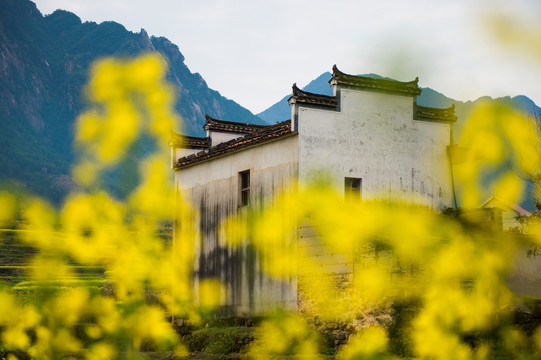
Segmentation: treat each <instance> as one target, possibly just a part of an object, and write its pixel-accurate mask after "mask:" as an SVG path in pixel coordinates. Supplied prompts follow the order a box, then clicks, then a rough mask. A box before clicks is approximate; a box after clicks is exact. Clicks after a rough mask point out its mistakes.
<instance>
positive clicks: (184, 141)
mask: <svg viewBox="0 0 541 360" xmlns="http://www.w3.org/2000/svg"><path fill="white" fill-rule="evenodd" d="M170 134H171V138H170V140H169V146H174V147H183V148H208V147H209V139H208V138H206V137H195V136H186V135H181V134H178V133H176V132H173V131H171V132H170Z"/></svg>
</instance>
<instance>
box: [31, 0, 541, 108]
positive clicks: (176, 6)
mask: <svg viewBox="0 0 541 360" xmlns="http://www.w3.org/2000/svg"><path fill="white" fill-rule="evenodd" d="M34 1H35V2H36V4H37V6H38V9H39V10H40V11H41V12H42V13H43V14H44V15H46V14H50V13H51V12H53V11H54V10H56V9H64V10H69V11H71V12H74V13H75V14H76V15H78V16H79V17H80V18H81V19H82V20H83V21H95V22H98V23H99V22H102V21H106V20H112V21H116V22H118V23H120V24H122V25H124V26H125V27H126V28H127V29H128V30H130V31H134V32H139V31H140V29H141V28H144V29H145V30H146V31H147V32H148V33H149V35H154V36H165V37H167V38H168V39H169V40H171V41H172V42H173V43H175V44H177V45H178V46H179V48H180V51H181V52H182V53H183V55H184V56H185V58H186V60H185V62H186V64H187V65H188V67H189V68H190V70H191V71H192V72H199V73H200V74H201V75H202V76H203V78H204V79H205V80H206V81H207V83H208V85H209V86H210V87H211V88H212V89H215V90H217V91H219V92H220V93H221V94H222V95H224V96H226V97H227V98H230V99H233V100H235V101H236V102H238V103H239V104H241V105H242V106H244V107H246V108H248V109H249V110H251V111H252V112H253V113H259V112H261V111H263V110H265V109H266V108H267V107H269V106H270V105H272V104H274V103H275V102H276V101H278V100H280V99H281V98H282V97H283V96H284V95H286V94H288V93H290V92H291V85H292V84H293V83H294V82H296V83H297V84H298V85H299V86H301V87H302V86H304V85H306V84H307V83H308V82H310V81H311V80H313V79H315V78H316V77H317V76H319V75H320V74H321V73H323V72H325V71H331V67H332V65H333V64H337V66H338V68H339V69H340V70H342V71H343V72H346V73H350V74H363V73H377V74H380V75H382V76H388V77H393V78H395V79H397V80H402V81H409V80H413V79H414V78H415V77H416V76H419V78H420V81H419V84H420V86H423V87H426V86H428V87H431V88H433V89H435V90H437V91H439V92H442V93H444V94H446V95H447V96H449V97H451V98H455V99H458V100H475V99H476V98H478V97H480V96H484V95H489V96H492V97H497V96H504V95H509V96H516V95H521V94H523V95H526V96H528V97H530V98H531V99H532V100H534V101H535V102H536V103H537V104H538V105H541V85H540V81H539V80H540V79H541V63H536V62H535V61H533V60H532V59H530V58H528V57H525V56H524V55H523V54H522V53H520V52H517V51H510V49H509V48H507V49H506V48H502V46H501V44H500V43H499V42H498V41H495V39H494V36H493V33H491V32H490V31H488V30H487V26H486V21H485V20H486V18H487V16H488V15H490V14H491V13H493V12H494V11H502V12H504V13H507V14H513V15H516V16H517V17H524V18H525V19H526V20H524V21H528V20H531V21H532V22H535V21H537V22H539V21H540V20H539V19H541V6H540V3H541V1H538V0H509V1H506V0H449V1H448V0H441V1H438V0H378V1H373V0H370V1H368V0H335V1H330V0H328V1H320V0H229V1H227V0H152V1H148V0H34ZM496 4H498V5H496ZM532 47H534V48H539V47H541V44H538V43H536V44H532Z"/></svg>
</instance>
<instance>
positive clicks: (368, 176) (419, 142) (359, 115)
mask: <svg viewBox="0 0 541 360" xmlns="http://www.w3.org/2000/svg"><path fill="white" fill-rule="evenodd" d="M413 105H414V104H413V98H412V97H407V96H400V95H389V94H381V93H373V92H365V91H357V90H349V89H342V90H341V106H340V108H341V111H339V112H338V111H332V110H323V109H314V108H308V107H303V106H299V108H298V111H297V112H298V119H297V121H298V132H299V178H300V179H301V180H310V179H311V178H312V177H313V176H314V174H316V172H317V171H318V170H324V171H326V172H327V173H328V174H329V175H330V176H331V178H332V180H333V182H334V183H335V184H336V187H337V189H342V191H343V188H344V178H345V177H357V178H362V196H363V199H373V198H378V199H394V200H405V201H412V200H413V201H416V202H418V203H422V204H425V205H428V206H430V207H431V208H434V209H436V210H440V209H443V208H446V207H450V206H451V204H452V193H451V184H450V173H449V163H448V161H447V157H446V146H447V145H449V134H450V126H449V124H442V123H432V122H425V121H417V120H414V119H413ZM295 106H298V105H295Z"/></svg>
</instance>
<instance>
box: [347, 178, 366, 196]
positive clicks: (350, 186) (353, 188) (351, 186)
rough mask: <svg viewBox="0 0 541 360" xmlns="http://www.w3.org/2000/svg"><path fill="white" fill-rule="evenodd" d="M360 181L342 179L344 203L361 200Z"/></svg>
mask: <svg viewBox="0 0 541 360" xmlns="http://www.w3.org/2000/svg"><path fill="white" fill-rule="evenodd" d="M361 186H362V179H360V178H350V177H347V178H345V179H344V198H345V199H346V201H355V200H361Z"/></svg>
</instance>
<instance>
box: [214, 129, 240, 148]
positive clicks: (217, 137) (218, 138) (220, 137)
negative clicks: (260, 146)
mask: <svg viewBox="0 0 541 360" xmlns="http://www.w3.org/2000/svg"><path fill="white" fill-rule="evenodd" d="M244 136H246V134H244V133H235V132H222V131H216V130H207V137H209V138H210V143H211V145H212V146H216V145H218V144H221V143H224V142H227V141H229V140H233V139H237V138H240V137H244Z"/></svg>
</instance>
